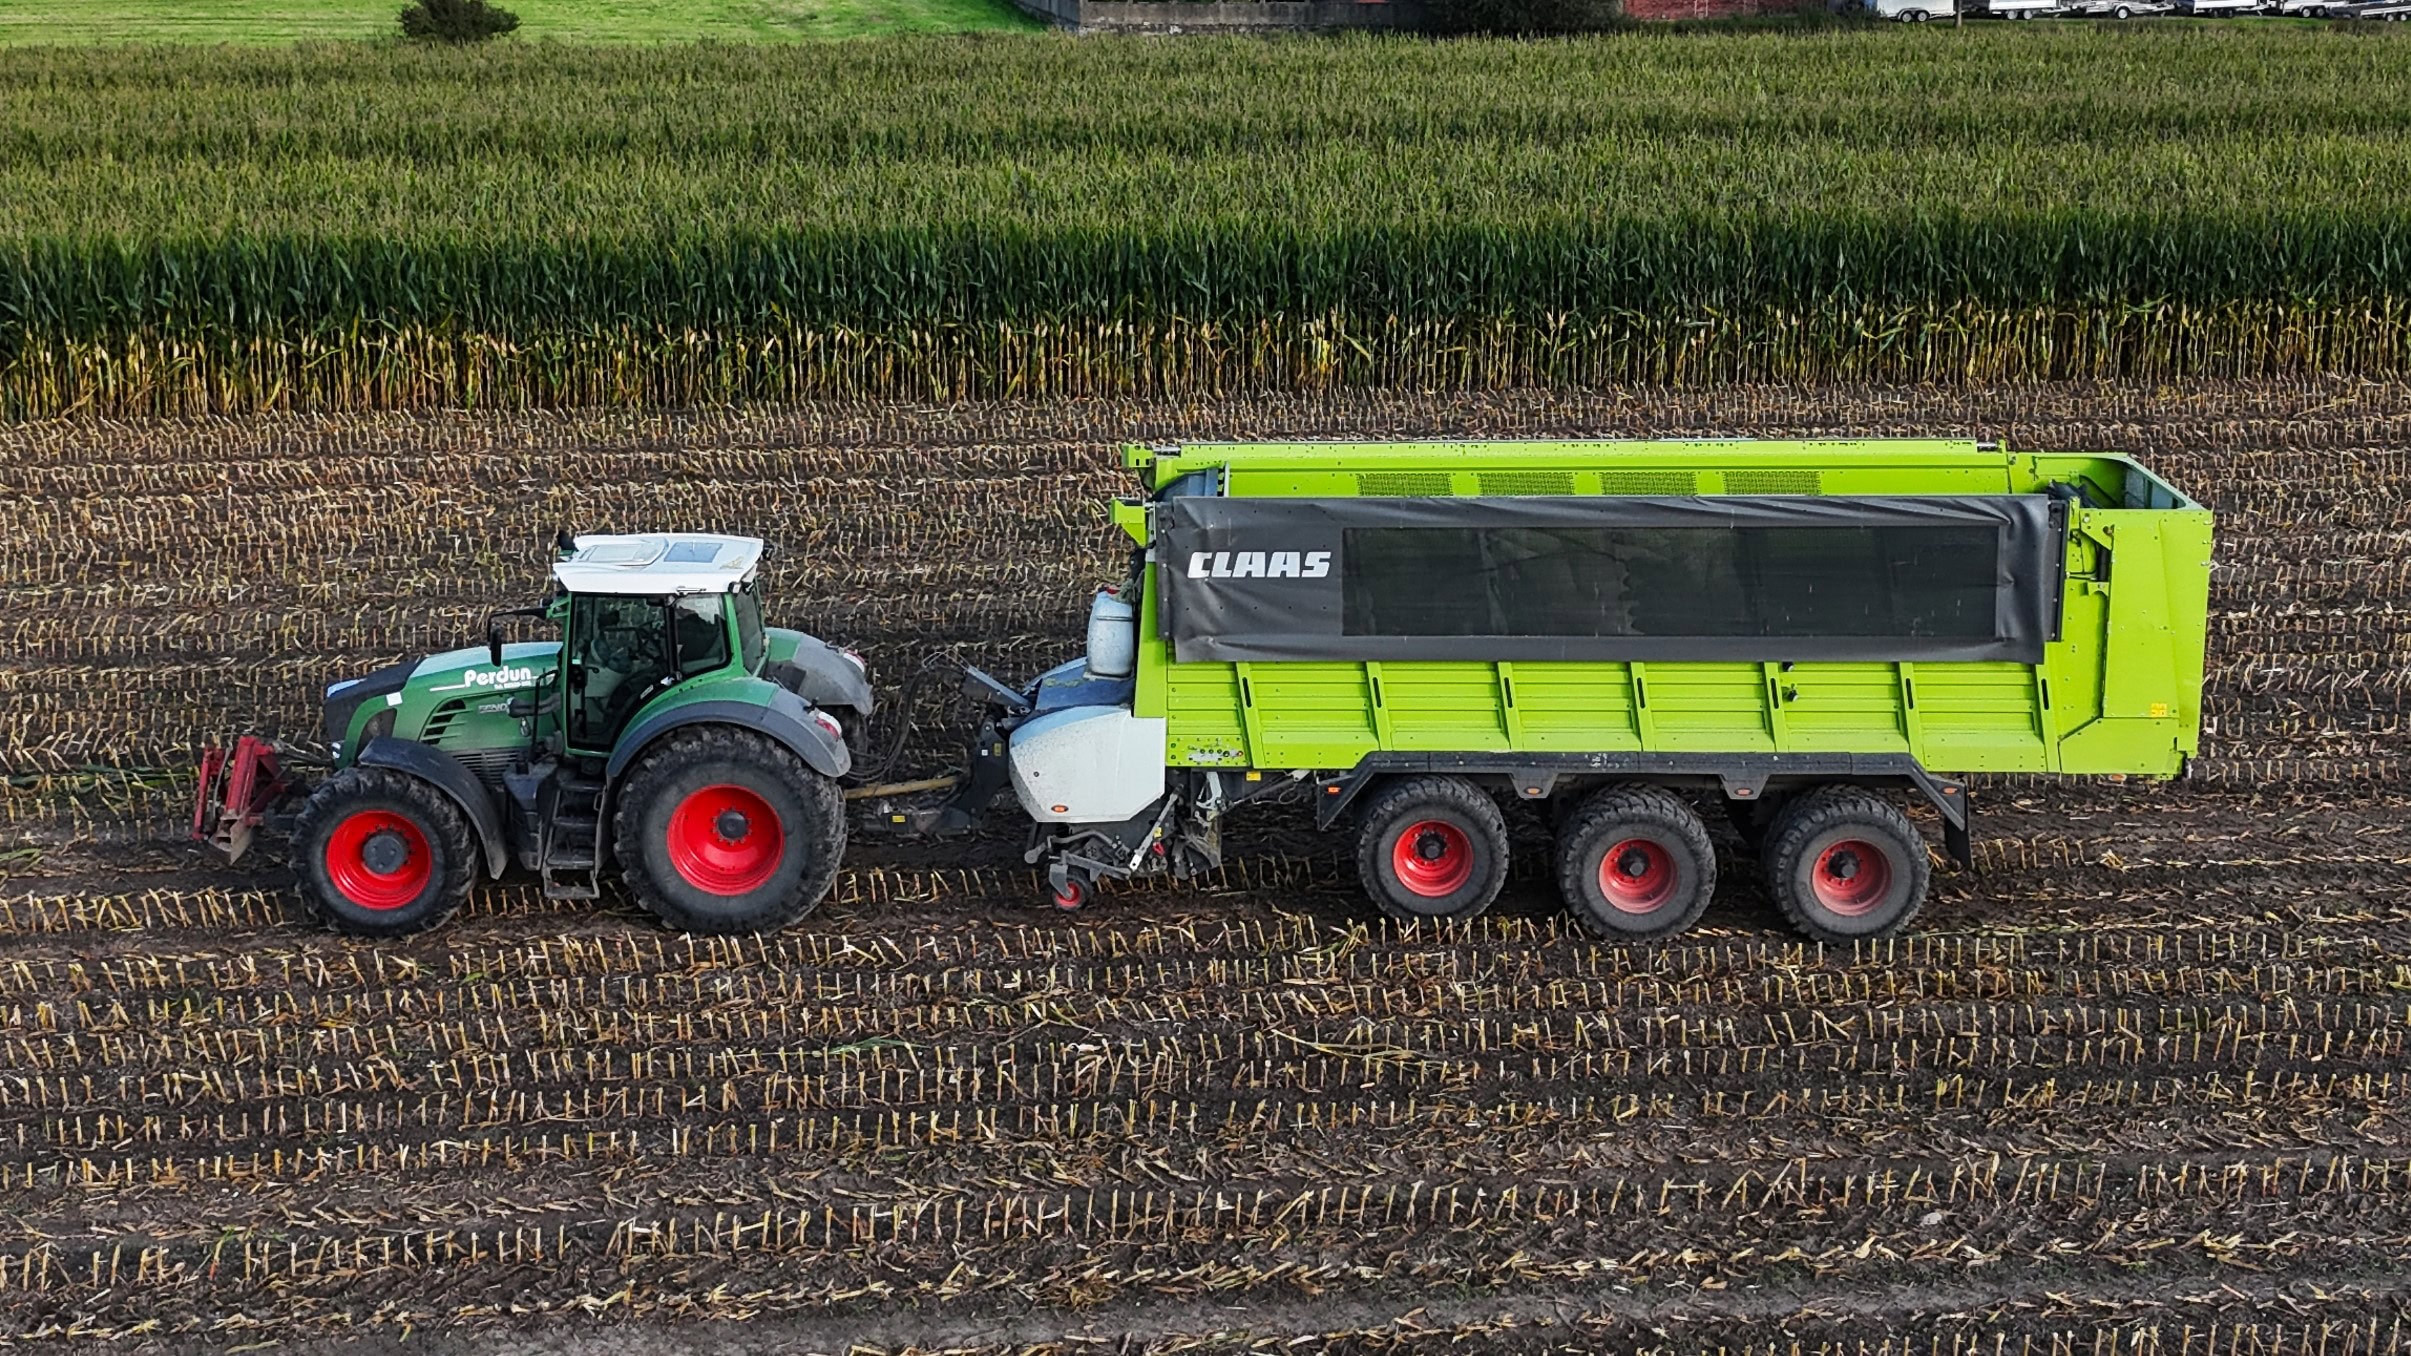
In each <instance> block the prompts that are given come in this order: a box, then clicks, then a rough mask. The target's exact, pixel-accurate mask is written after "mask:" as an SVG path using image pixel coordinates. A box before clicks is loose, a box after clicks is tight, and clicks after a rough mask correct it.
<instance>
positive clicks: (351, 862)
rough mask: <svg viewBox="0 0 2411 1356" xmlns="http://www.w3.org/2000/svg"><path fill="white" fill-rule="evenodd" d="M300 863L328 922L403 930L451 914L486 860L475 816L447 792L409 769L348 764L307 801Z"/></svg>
mask: <svg viewBox="0 0 2411 1356" xmlns="http://www.w3.org/2000/svg"><path fill="white" fill-rule="evenodd" d="M293 865H294V869H295V871H296V872H297V873H298V874H299V875H300V877H301V887H302V894H303V895H304V896H305V897H306V898H307V899H308V900H309V903H310V907H311V909H312V910H314V911H315V912H316V913H317V914H318V916H319V918H320V919H322V920H324V921H325V923H326V925H327V926H328V927H331V928H333V929H334V930H335V931H337V932H348V933H351V934H352V935H353V936H356V937H399V936H402V935H403V934H405V933H411V932H417V931H420V930H421V929H423V928H430V927H433V926H435V925H436V924H437V923H440V922H442V921H444V919H446V918H447V917H450V916H451V914H452V911H453V910H455V909H457V908H459V907H460V906H461V903H462V902H463V901H464V900H466V899H468V897H469V887H470V886H471V885H472V884H474V883H475V882H476V879H477V870H478V866H479V862H478V857H477V842H476V840H475V838H474V837H473V836H472V835H471V834H470V832H469V824H468V821H467V819H466V818H464V817H463V816H462V815H461V812H460V807H459V806H457V805H454V804H453V803H452V801H451V799H450V798H449V797H447V796H446V795H445V794H444V793H443V792H441V791H439V790H437V789H436V788H435V787H433V786H431V785H429V784H428V783H427V782H424V781H422V780H420V779H419V778H417V777H413V776H411V775H410V774H409V773H407V772H397V771H394V770H393V769H391V768H378V767H349V768H345V769H344V770H343V771H341V772H338V773H336V774H335V775H334V776H333V777H330V778H328V779H327V782H326V784H325V785H323V786H321V787H319V788H318V790H317V791H315V792H313V793H312V794H311V796H310V800H309V803H308V804H307V805H305V806H303V807H302V811H301V817H300V819H299V820H297V821H296V822H295V824H294V826H293Z"/></svg>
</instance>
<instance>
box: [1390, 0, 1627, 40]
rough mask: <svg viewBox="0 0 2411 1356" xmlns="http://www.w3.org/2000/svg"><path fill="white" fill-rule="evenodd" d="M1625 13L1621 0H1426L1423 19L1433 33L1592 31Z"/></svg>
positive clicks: (1506, 33)
mask: <svg viewBox="0 0 2411 1356" xmlns="http://www.w3.org/2000/svg"><path fill="white" fill-rule="evenodd" d="M1622 13H1623V6H1622V5H1621V4H1620V3H1618V0H1426V4H1425V6H1424V10H1423V23H1424V27H1425V29H1426V30H1428V31H1430V32H1433V33H1489V34H1499V35H1511V34H1518V33H1534V34H1537V33H1590V32H1595V31H1597V30H1599V29H1603V28H1613V27H1615V26H1616V25H1617V22H1618V20H1619V19H1620V18H1621V16H1622Z"/></svg>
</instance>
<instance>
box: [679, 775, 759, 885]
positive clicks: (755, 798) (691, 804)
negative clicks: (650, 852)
mask: <svg viewBox="0 0 2411 1356" xmlns="http://www.w3.org/2000/svg"><path fill="white" fill-rule="evenodd" d="M669 839H670V843H669V847H670V865H671V866H672V867H674V868H676V869H677V872H678V874H679V876H680V878H682V879H683V880H685V881H686V883H687V884H689V885H692V886H694V887H695V888H696V889H698V890H702V891H706V892H708V893H710V894H715V895H743V894H751V893H752V892H753V891H755V890H759V889H761V888H762V885H763V883H764V882H765V881H768V880H769V879H770V877H771V876H772V875H773V874H774V873H775V872H777V870H778V869H779V863H780V862H782V861H785V860H786V858H787V830H786V827H785V826H784V825H782V824H780V823H779V815H778V811H776V810H773V809H771V808H770V802H768V801H766V800H764V799H762V798H761V797H760V796H759V795H756V794H755V793H754V792H752V791H750V790H747V789H746V788H744V787H742V786H730V785H727V784H725V783H723V784H721V785H719V786H707V787H704V788H703V789H702V790H700V791H696V792H694V793H692V794H691V795H689V796H688V797H687V798H686V799H685V800H682V801H680V802H678V808H677V809H675V810H672V811H671V812H670V833H669Z"/></svg>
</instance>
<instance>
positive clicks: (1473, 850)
mask: <svg viewBox="0 0 2411 1356" xmlns="http://www.w3.org/2000/svg"><path fill="white" fill-rule="evenodd" d="M1360 823H1361V824H1362V827H1361V828H1360V829H1359V830H1358V832H1357V838H1356V872H1357V875H1358V876H1359V877H1361V878H1362V879H1363V881H1364V887H1365V894H1366V895H1368V896H1369V897H1371V899H1372V901H1373V903H1374V904H1375V905H1376V906H1378V907H1379V908H1380V909H1381V911H1382V912H1383V913H1386V914H1388V915H1389V916H1390V917H1392V918H1397V919H1402V920H1406V921H1414V920H1419V919H1433V918H1471V917H1473V916H1474V915H1476V914H1478V913H1480V912H1481V911H1482V910H1484V909H1487V908H1489V907H1490V901H1492V900H1494V899H1496V898H1498V893H1499V887H1500V886H1502V885H1504V884H1506V883H1507V817H1506V816H1505V815H1503V814H1501V813H1499V807H1498V802H1496V801H1494V800H1492V799H1491V798H1490V797H1489V796H1488V795H1486V794H1484V792H1483V791H1482V789H1481V788H1480V787H1478V786H1475V785H1474V784H1473V783H1471V782H1468V781H1464V780H1461V779H1459V778H1456V777H1409V778H1407V779H1406V780H1404V781H1397V782H1392V783H1390V784H1389V785H1388V786H1386V787H1384V788H1382V789H1381V791H1380V792H1378V793H1377V794H1375V795H1374V797H1373V798H1372V800H1371V801H1369V802H1367V803H1366V805H1365V808H1364V813H1363V815H1362V817H1361V820H1360Z"/></svg>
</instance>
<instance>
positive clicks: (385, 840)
mask: <svg viewBox="0 0 2411 1356" xmlns="http://www.w3.org/2000/svg"><path fill="white" fill-rule="evenodd" d="M326 875H327V880H328V881H329V882H330V883H332V884H333V885H334V887H335V888H336V889H337V890H338V891H341V892H342V894H343V897H344V898H345V899H348V900H350V901H351V902H352V903H354V904H357V905H359V906H360V907H361V908H363V909H398V908H401V907H402V906H403V905H405V904H408V903H409V902H411V901H412V900H414V899H417V898H418V897H419V896H420V895H421V894H423V893H425V892H426V889H427V882H428V881H430V880H432V879H434V877H435V854H434V853H433V852H431V851H429V850H428V848H427V835H426V834H425V833H424V832H422V831H421V830H420V828H419V826H418V825H417V824H415V823H412V822H411V821H410V819H409V818H408V817H406V816H403V815H399V814H396V813H394V812H393V811H391V810H360V811H356V812H355V813H353V814H352V815H351V816H350V817H349V818H347V819H345V820H344V821H343V822H342V823H340V824H337V825H336V826H335V831H334V832H333V833H332V834H329V835H328V836H327V840H326Z"/></svg>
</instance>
